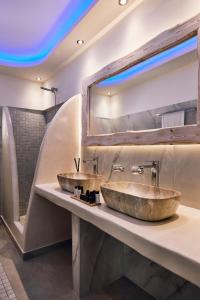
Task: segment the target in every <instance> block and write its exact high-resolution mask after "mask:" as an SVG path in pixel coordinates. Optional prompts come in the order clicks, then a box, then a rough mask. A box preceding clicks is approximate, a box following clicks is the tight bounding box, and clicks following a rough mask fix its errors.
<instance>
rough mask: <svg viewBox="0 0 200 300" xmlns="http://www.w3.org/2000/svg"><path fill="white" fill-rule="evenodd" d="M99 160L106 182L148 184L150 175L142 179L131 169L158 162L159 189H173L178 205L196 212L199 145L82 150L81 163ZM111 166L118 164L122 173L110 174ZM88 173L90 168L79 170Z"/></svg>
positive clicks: (198, 205)
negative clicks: (175, 192) (88, 160)
mask: <svg viewBox="0 0 200 300" xmlns="http://www.w3.org/2000/svg"><path fill="white" fill-rule="evenodd" d="M94 156H98V157H99V173H100V174H102V175H103V176H104V178H105V180H106V181H124V180H125V181H127V180H129V181H134V182H140V183H144V184H150V183H151V176H150V171H149V170H145V173H144V175H133V174H132V173H131V172H130V170H131V166H132V165H138V164H141V163H144V162H145V161H149V160H159V161H160V164H161V166H160V186H162V187H165V188H171V189H176V190H178V191H180V192H181V193H182V199H181V203H182V204H184V205H187V206H191V207H194V208H200V197H199V195H200V184H199V178H200V145H155V146H114V147H85V148H83V149H82V157H83V158H84V159H86V158H91V157H94ZM113 163H122V164H123V165H124V166H125V172H123V173H120V172H111V170H112V164H113ZM82 167H83V170H85V171H87V172H92V166H91V165H89V164H87V165H84V166H82Z"/></svg>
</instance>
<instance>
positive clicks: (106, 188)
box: [101, 181, 181, 221]
mask: <svg viewBox="0 0 200 300" xmlns="http://www.w3.org/2000/svg"><path fill="white" fill-rule="evenodd" d="M101 191H102V195H103V198H104V200H105V203H106V204H107V206H108V207H110V208H112V209H115V210H117V211H119V212H122V213H124V214H127V215H129V216H132V217H135V218H138V219H141V220H145V221H160V220H163V219H166V218H169V217H171V216H172V215H174V214H175V212H176V210H177V208H178V205H179V202H180V199H181V193H180V192H178V191H175V190H168V189H165V188H158V187H154V186H151V185H145V184H140V183H134V182H126V181H125V182H110V183H104V184H102V185H101Z"/></svg>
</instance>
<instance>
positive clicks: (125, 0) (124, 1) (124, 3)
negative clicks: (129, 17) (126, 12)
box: [119, 0, 128, 6]
mask: <svg viewBox="0 0 200 300" xmlns="http://www.w3.org/2000/svg"><path fill="white" fill-rule="evenodd" d="M126 4H128V0H119V5H121V6H124V5H126Z"/></svg>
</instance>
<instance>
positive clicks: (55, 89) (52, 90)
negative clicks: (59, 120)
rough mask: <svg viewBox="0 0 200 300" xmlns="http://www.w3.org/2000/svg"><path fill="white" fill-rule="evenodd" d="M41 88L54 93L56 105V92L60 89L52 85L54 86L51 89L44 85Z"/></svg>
mask: <svg viewBox="0 0 200 300" xmlns="http://www.w3.org/2000/svg"><path fill="white" fill-rule="evenodd" d="M40 88H41V90H44V91H47V92H51V93H53V94H54V99H55V105H56V93H57V91H58V89H57V88H55V87H52V88H50V89H49V88H45V87H44V86H41V87H40Z"/></svg>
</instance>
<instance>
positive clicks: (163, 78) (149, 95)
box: [110, 62, 198, 118]
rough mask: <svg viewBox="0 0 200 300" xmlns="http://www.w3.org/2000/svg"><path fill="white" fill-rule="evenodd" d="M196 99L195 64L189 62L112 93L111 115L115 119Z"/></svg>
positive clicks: (196, 74)
mask: <svg viewBox="0 0 200 300" xmlns="http://www.w3.org/2000/svg"><path fill="white" fill-rule="evenodd" d="M197 98H198V63H197V62H193V63H190V64H187V65H184V66H181V67H179V68H177V69H175V70H169V72H167V73H164V74H162V75H159V76H156V77H154V78H153V79H150V80H146V81H144V82H143V83H140V84H138V85H134V86H132V87H130V88H129V89H125V90H123V91H121V92H120V93H118V94H116V95H113V96H112V97H111V101H110V103H111V107H112V108H111V115H112V118H117V117H120V116H123V115H127V114H131V113H137V112H141V111H146V110H150V109H155V108H159V107H164V106H167V105H172V104H176V103H180V102H184V101H190V100H195V99H197Z"/></svg>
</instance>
